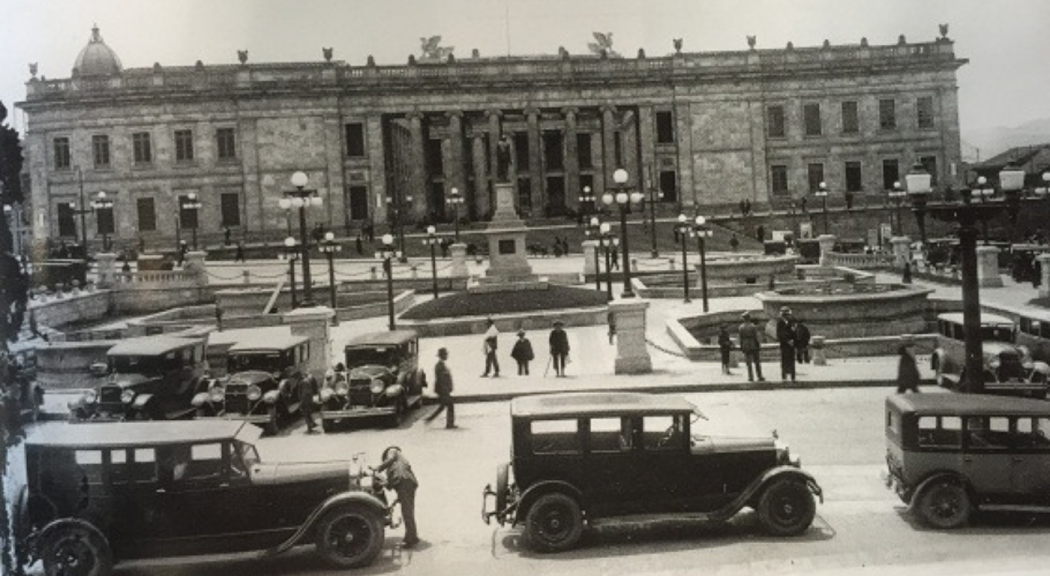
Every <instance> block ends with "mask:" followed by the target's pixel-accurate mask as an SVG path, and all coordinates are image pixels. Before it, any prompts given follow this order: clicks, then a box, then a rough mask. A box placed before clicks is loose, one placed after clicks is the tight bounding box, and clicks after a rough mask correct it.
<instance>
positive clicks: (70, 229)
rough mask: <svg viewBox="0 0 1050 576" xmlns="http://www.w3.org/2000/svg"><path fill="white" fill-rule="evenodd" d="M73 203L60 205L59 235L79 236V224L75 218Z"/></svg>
mask: <svg viewBox="0 0 1050 576" xmlns="http://www.w3.org/2000/svg"><path fill="white" fill-rule="evenodd" d="M73 216H74V214H73V203H72V202H59V203H58V235H59V236H62V237H66V236H69V237H73V238H75V237H76V235H77V223H76V220H74V218H73Z"/></svg>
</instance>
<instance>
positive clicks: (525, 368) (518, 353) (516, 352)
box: [510, 330, 535, 376]
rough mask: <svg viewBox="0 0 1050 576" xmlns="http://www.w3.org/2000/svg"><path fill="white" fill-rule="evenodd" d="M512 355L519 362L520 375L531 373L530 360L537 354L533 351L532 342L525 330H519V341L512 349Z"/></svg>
mask: <svg viewBox="0 0 1050 576" xmlns="http://www.w3.org/2000/svg"><path fill="white" fill-rule="evenodd" d="M510 357H511V358H513V359H514V360H516V361H517V362H518V376H528V375H529V362H532V359H533V358H534V357H535V355H534V354H533V353H532V342H529V339H528V338H526V337H525V331H524V330H518V341H517V342H515V343H514V348H512V349H511V351H510Z"/></svg>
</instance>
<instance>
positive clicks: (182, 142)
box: [175, 130, 193, 162]
mask: <svg viewBox="0 0 1050 576" xmlns="http://www.w3.org/2000/svg"><path fill="white" fill-rule="evenodd" d="M175 161H176V162H192V161H193V130H176V131H175Z"/></svg>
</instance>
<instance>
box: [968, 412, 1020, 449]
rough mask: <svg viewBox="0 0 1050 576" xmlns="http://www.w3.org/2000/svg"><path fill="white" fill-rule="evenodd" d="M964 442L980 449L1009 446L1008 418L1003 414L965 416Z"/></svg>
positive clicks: (1006, 447) (1005, 447)
mask: <svg viewBox="0 0 1050 576" xmlns="http://www.w3.org/2000/svg"><path fill="white" fill-rule="evenodd" d="M966 442H967V445H968V446H969V447H970V448H975V449H980V450H1006V449H1008V448H1010V419H1009V418H1006V417H1004V416H993V417H986V416H970V417H967V418H966Z"/></svg>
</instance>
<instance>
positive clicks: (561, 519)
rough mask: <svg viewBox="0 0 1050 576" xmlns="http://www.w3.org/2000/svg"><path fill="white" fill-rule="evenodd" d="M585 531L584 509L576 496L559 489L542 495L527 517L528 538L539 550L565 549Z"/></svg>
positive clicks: (526, 534)
mask: <svg viewBox="0 0 1050 576" xmlns="http://www.w3.org/2000/svg"><path fill="white" fill-rule="evenodd" d="M582 535H583V513H582V512H581V511H580V505H579V504H578V503H577V502H576V500H574V499H573V498H571V497H569V496H567V495H565V494H562V493H560V492H555V493H553V494H545V495H543V496H540V497H539V498H538V499H537V500H536V502H535V503H534V504H533V505H532V506H531V507H530V508H529V513H528V514H527V515H526V518H525V539H526V541H527V542H528V544H529V547H530V548H532V549H533V550H535V551H537V552H562V551H565V550H569V549H570V548H572V547H574V546H576V543H577V542H579V541H580V537H581V536H582Z"/></svg>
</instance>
